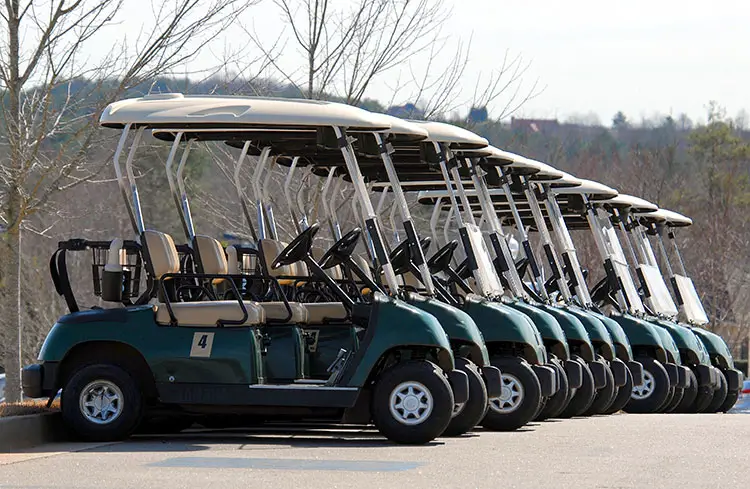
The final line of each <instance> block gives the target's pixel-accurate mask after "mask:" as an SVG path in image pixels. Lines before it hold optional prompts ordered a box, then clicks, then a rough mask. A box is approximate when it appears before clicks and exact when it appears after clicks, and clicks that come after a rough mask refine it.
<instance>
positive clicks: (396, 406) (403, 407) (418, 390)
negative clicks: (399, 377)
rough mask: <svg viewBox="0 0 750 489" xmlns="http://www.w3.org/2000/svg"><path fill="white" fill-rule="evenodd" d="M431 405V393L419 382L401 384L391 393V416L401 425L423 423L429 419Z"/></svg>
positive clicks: (432, 403)
mask: <svg viewBox="0 0 750 489" xmlns="http://www.w3.org/2000/svg"><path fill="white" fill-rule="evenodd" d="M433 405H434V402H433V400H432V393H431V392H430V390H429V389H428V388H427V387H425V386H424V385H423V384H420V383H419V382H412V381H409V382H402V383H400V384H399V385H397V386H396V388H395V389H393V390H392V391H391V398H390V406H389V407H390V409H391V415H392V416H393V418H394V419H395V420H396V421H398V422H399V423H401V424H404V425H407V426H414V425H418V424H420V423H423V422H424V421H425V420H426V419H427V418H429V417H430V414H431V413H432V407H433Z"/></svg>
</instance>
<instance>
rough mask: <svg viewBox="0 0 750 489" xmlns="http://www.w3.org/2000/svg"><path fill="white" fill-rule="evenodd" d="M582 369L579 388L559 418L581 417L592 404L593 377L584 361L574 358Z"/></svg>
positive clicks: (593, 391) (594, 391)
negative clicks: (581, 380) (581, 381)
mask: <svg viewBox="0 0 750 489" xmlns="http://www.w3.org/2000/svg"><path fill="white" fill-rule="evenodd" d="M575 360H576V361H578V362H579V363H580V364H581V366H582V367H583V383H582V384H581V387H579V388H578V389H576V390H575V393H574V394H573V397H571V399H570V402H568V405H567V406H565V409H563V410H562V412H561V413H560V415H559V417H560V418H572V417H574V416H581V415H582V414H583V413H584V412H586V410H587V409H588V408H589V406H591V403H592V402H594V395H595V394H596V387H594V375H593V374H592V373H591V369H589V366H588V365H587V364H586V362H585V361H584V360H582V359H581V358H580V357H576V358H575Z"/></svg>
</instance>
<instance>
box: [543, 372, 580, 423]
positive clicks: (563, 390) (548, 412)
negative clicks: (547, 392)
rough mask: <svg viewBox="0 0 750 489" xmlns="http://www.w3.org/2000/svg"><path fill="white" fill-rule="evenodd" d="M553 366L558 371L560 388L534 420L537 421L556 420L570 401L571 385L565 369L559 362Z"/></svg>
mask: <svg viewBox="0 0 750 489" xmlns="http://www.w3.org/2000/svg"><path fill="white" fill-rule="evenodd" d="M551 364H552V366H553V367H554V368H555V370H557V374H558V375H557V378H558V379H560V388H559V389H558V390H557V392H555V393H554V394H553V395H552V397H550V398H549V399H547V402H546V403H544V407H543V408H542V410H541V412H540V413H539V414H538V415H537V416H536V418H534V419H535V420H536V421H543V420H545V419H549V418H556V417H557V416H558V415H559V414H560V413H561V412H562V410H563V409H565V406H567V405H568V401H569V400H570V396H571V393H570V384H569V383H568V375H567V374H566V373H565V369H564V368H563V367H562V365H560V362H559V361H552V362H551Z"/></svg>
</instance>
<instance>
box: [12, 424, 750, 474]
mask: <svg viewBox="0 0 750 489" xmlns="http://www.w3.org/2000/svg"><path fill="white" fill-rule="evenodd" d="M749 475H750V416H747V415H740V414H716V415H678V414H670V415H628V414H617V415H612V416H601V417H592V418H578V419H572V420H564V421H556V420H555V421H549V422H544V423H535V424H532V425H530V426H528V427H526V428H524V429H521V430H519V431H517V432H512V433H492V432H485V431H477V432H476V433H473V434H471V435H467V436H463V437H460V438H452V439H451V438H446V439H439V440H436V441H435V442H433V443H432V444H430V445H428V446H419V447H406V446H397V445H393V444H391V443H389V442H387V441H386V440H385V439H383V438H381V437H379V436H378V435H377V433H375V432H374V431H372V430H358V429H351V430H342V429H340V428H335V427H302V428H293V429H292V428H290V427H270V428H269V427H267V428H263V429H257V430H253V431H195V432H189V433H183V434H180V435H175V436H170V437H137V438H133V439H131V440H129V441H127V442H123V443H114V444H99V445H96V444H56V445H48V446H44V447H39V448H37V449H33V450H29V451H26V452H23V453H16V454H0V488H3V489H11V488H24V489H32V488H33V489H60V488H66V489H69V488H81V489H89V488H91V489H94V488H96V489H108V488H112V489H127V488H133V489H168V488H181V489H193V488H195V489H198V488H200V489H207V488H208V489H214V488H215V489H235V488H238V489H239V488H242V489H248V488H263V489H270V488H276V487H278V488H295V487H296V488H304V489H317V488H326V489H329V488H347V489H375V488H392V487H408V488H410V489H419V488H443V487H451V488H452V487H460V488H472V487H478V488H498V487H502V488H547V487H549V488H561V489H564V488H644V487H655V488H660V489H666V488H679V489H686V488H722V489H726V488H735V487H746V486H747V481H748V477H749Z"/></svg>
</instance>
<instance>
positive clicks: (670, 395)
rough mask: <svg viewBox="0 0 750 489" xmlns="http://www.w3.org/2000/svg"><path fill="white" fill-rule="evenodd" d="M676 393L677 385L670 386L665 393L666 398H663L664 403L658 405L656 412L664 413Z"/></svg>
mask: <svg viewBox="0 0 750 489" xmlns="http://www.w3.org/2000/svg"><path fill="white" fill-rule="evenodd" d="M676 393H677V387H675V386H672V387H670V388H669V393H668V394H667V398H666V399H665V400H664V403H663V404H662V405H661V406H659V409H658V410H657V411H656V412H658V413H666V412H667V407H669V405H670V404H672V401H673V400H674V397H675V394H676Z"/></svg>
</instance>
